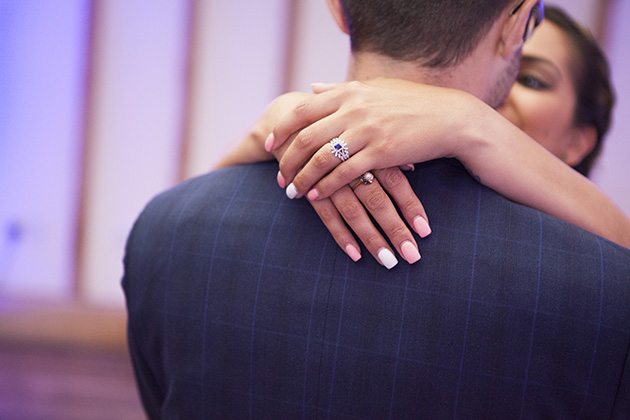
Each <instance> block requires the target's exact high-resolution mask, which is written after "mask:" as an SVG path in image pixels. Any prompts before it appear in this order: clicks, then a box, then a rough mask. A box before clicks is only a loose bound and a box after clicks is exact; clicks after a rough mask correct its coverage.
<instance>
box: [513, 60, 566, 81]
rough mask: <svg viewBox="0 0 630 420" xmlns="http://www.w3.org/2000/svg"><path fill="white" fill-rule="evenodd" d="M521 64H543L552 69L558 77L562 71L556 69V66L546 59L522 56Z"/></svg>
mask: <svg viewBox="0 0 630 420" xmlns="http://www.w3.org/2000/svg"><path fill="white" fill-rule="evenodd" d="M522 62H526V63H541V64H544V65H545V66H547V67H549V68H550V69H552V70H553V72H554V73H556V75H557V76H558V77H562V71H561V70H560V69H559V68H558V66H557V65H556V64H555V63H553V62H552V61H550V60H547V59H546V58H542V57H537V56H535V55H523V58H522Z"/></svg>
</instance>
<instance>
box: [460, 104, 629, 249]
mask: <svg viewBox="0 0 630 420" xmlns="http://www.w3.org/2000/svg"><path fill="white" fill-rule="evenodd" d="M478 112H479V116H478V119H477V121H478V122H479V123H478V124H475V125H474V127H471V129H470V130H469V131H468V132H467V135H466V138H467V140H466V141H465V142H464V143H458V145H457V146H456V150H457V152H456V157H457V158H458V159H459V160H460V161H461V162H462V163H463V164H464V166H466V168H467V169H468V170H469V171H470V172H471V173H473V174H474V176H477V177H479V180H480V181H481V182H482V183H483V184H484V185H486V186H488V187H489V188H492V189H493V190H495V191H497V192H498V193H500V194H502V195H503V196H505V197H507V198H509V199H511V200H513V201H516V202H519V203H522V204H525V205H527V206H529V207H533V208H536V209H538V210H541V211H543V212H545V213H547V214H549V215H551V216H554V217H557V218H559V219H562V220H565V221H567V222H569V223H572V224H574V225H576V226H579V227H581V228H583V229H585V230H587V231H589V232H592V233H595V234H597V235H600V236H602V237H604V238H606V239H609V240H611V241H613V242H615V243H617V244H620V245H622V246H624V247H627V248H630V220H629V219H628V217H627V216H626V215H625V214H624V213H623V212H622V211H621V210H620V209H619V208H618V207H617V206H616V205H615V204H614V203H613V202H612V201H611V200H610V199H609V198H608V197H607V196H606V195H605V194H604V193H603V192H602V191H601V190H599V189H598V188H597V187H596V186H595V185H594V184H593V183H592V182H591V181H590V180H588V179H587V178H585V177H584V176H582V175H581V174H579V173H578V172H577V171H575V170H573V169H572V168H570V167H569V166H567V165H566V164H564V163H563V162H562V161H560V160H559V159H558V158H556V157H555V156H554V155H552V154H551V153H550V152H548V151H547V150H546V149H544V148H543V147H542V146H540V145H539V144H538V143H536V142H535V141H533V140H532V139H531V138H530V137H529V136H527V135H526V134H525V133H523V132H522V131H521V130H519V129H518V128H517V127H515V126H514V125H512V123H510V122H509V121H507V120H505V119H504V118H503V117H501V116H500V115H499V114H498V113H496V112H495V111H494V110H492V109H491V108H489V107H486V106H485V105H481V106H480V107H479V110H478Z"/></svg>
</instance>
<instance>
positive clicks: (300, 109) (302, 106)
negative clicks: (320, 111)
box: [293, 99, 311, 118]
mask: <svg viewBox="0 0 630 420" xmlns="http://www.w3.org/2000/svg"><path fill="white" fill-rule="evenodd" d="M310 108H311V101H310V100H308V99H305V100H303V101H300V102H299V103H298V104H297V105H296V106H295V108H294V109H293V112H294V113H295V115H296V116H297V117H298V118H302V117H304V116H305V115H307V114H308V113H309V110H310Z"/></svg>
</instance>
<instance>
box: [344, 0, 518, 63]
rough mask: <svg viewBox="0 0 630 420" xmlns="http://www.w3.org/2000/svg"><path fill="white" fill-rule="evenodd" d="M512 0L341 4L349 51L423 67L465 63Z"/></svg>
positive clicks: (364, 0) (362, 0)
mask: <svg viewBox="0 0 630 420" xmlns="http://www.w3.org/2000/svg"><path fill="white" fill-rule="evenodd" d="M512 3H514V0H440V1H437V0H341V6H342V10H343V16H344V20H345V22H346V25H347V27H348V31H349V33H350V44H351V47H352V51H354V52H357V51H367V52H374V53H378V54H381V55H384V56H387V57H391V58H393V59H396V60H401V61H416V62H418V63H419V64H421V65H423V66H426V67H433V68H445V67H449V66H451V65H455V64H457V63H459V62H461V61H462V60H463V59H465V58H466V57H467V56H468V55H470V53H471V52H472V51H473V50H474V49H475V47H476V46H477V44H478V43H479V41H480V40H481V39H482V38H483V37H484V36H485V35H486V34H487V32H488V31H489V30H490V27H491V26H492V24H493V23H494V22H495V20H496V19H497V18H498V16H499V15H500V13H501V12H503V11H504V10H505V9H506V8H507V7H508V6H509V5H510V4H512Z"/></svg>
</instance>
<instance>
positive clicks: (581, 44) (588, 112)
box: [545, 6, 615, 176]
mask: <svg viewBox="0 0 630 420" xmlns="http://www.w3.org/2000/svg"><path fill="white" fill-rule="evenodd" d="M545 19H546V20H547V21H549V22H551V23H553V24H554V25H555V26H557V27H558V28H559V29H560V30H561V31H562V32H563V33H564V34H565V35H566V36H567V38H568V39H569V41H570V43H571V45H572V47H573V53H572V54H571V57H572V59H571V61H572V63H570V64H571V65H570V68H571V77H572V78H573V86H574V89H575V93H576V98H577V99H576V105H575V113H574V117H573V118H574V124H576V125H577V126H580V127H587V126H593V127H595V130H596V131H597V142H596V144H595V147H594V148H593V151H592V152H591V153H589V154H588V155H586V156H585V157H584V159H583V160H582V161H581V162H580V163H578V164H577V165H575V166H574V168H575V170H576V171H578V172H580V173H581V174H582V175H584V176H588V175H589V173H590V171H591V168H592V167H593V164H594V163H595V160H596V159H597V157H598V156H599V154H600V152H601V149H602V143H603V140H604V136H605V135H606V132H607V131H608V128H609V127H610V121H611V115H612V108H613V105H614V103H615V93H614V91H613V87H612V83H611V81H610V69H609V67H608V61H607V60H606V57H605V56H604V53H603V52H602V50H601V49H600V48H599V45H598V44H597V41H596V40H595V38H594V37H593V35H592V34H591V33H590V32H589V31H588V29H586V28H585V27H583V26H581V25H580V24H578V23H577V22H576V21H575V20H573V19H572V18H571V17H569V16H568V15H567V14H566V13H565V12H564V11H563V10H562V9H560V8H558V7H552V6H548V7H545Z"/></svg>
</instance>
